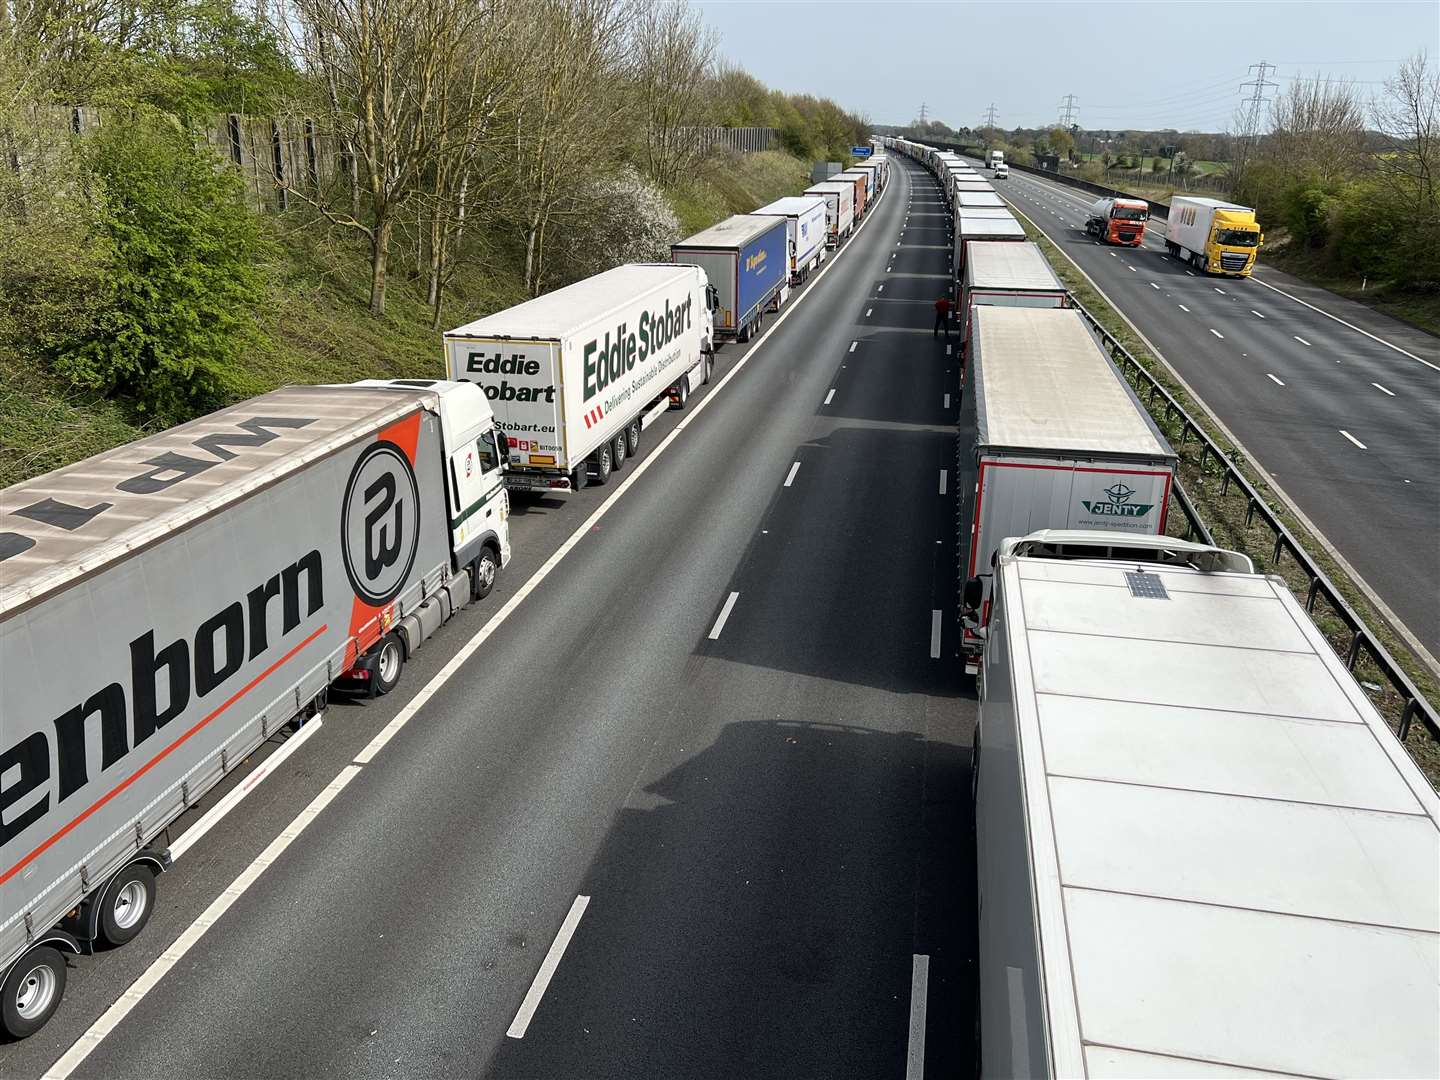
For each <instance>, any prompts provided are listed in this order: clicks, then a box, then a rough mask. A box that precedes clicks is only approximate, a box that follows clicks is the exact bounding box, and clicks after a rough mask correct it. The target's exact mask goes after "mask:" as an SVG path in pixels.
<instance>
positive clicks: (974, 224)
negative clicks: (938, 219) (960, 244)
mask: <svg viewBox="0 0 1440 1080" xmlns="http://www.w3.org/2000/svg"><path fill="white" fill-rule="evenodd" d="M959 227H960V235H961V237H963V238H966V239H975V240H980V241H985V240H988V239H990V238H992V237H993V238H995V239H997V240H999V239H1002V238H1006V237H1011V236H1014V237H1017V238H1018V239H1021V240H1023V239H1025V226H1023V225H1021V224H1020V222H1018V221H1016V220H1015V219H1014V218H1013V217H1011V216H1010V215H1009V214H1006V215H1005V216H1004V217H998V216H997V217H967V216H964V215H962V216H961V218H960V221H959Z"/></svg>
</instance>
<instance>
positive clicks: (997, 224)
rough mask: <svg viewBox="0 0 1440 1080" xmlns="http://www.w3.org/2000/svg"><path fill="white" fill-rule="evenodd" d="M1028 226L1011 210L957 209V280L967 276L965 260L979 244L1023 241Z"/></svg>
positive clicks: (955, 255) (955, 260)
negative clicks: (977, 242)
mask: <svg viewBox="0 0 1440 1080" xmlns="http://www.w3.org/2000/svg"><path fill="white" fill-rule="evenodd" d="M1026 239H1027V237H1026V236H1025V227H1024V226H1023V225H1021V224H1020V222H1018V221H1016V220H1015V217H1014V215H1013V214H1011V213H1010V212H1009V211H1008V210H995V209H990V210H963V209H962V210H957V211H956V212H955V252H954V260H953V261H954V264H955V279H956V281H962V280H964V277H965V257H966V255H968V254H969V246H970V245H971V244H972V243H975V242H976V241H979V242H982V243H983V242H985V241H987V240H994V241H997V242H1001V243H1011V242H1023V241H1025V240H1026Z"/></svg>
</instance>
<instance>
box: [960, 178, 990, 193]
mask: <svg viewBox="0 0 1440 1080" xmlns="http://www.w3.org/2000/svg"><path fill="white" fill-rule="evenodd" d="M955 190H956V191H994V190H995V185H994V184H992V183H990V181H989V180H981V179H980V178H979V177H976V178H975V179H974V180H956V181H955Z"/></svg>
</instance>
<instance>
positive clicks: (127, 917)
mask: <svg viewBox="0 0 1440 1080" xmlns="http://www.w3.org/2000/svg"><path fill="white" fill-rule="evenodd" d="M154 910H155V871H153V870H151V869H150V867H148V866H146V865H145V864H144V863H131V864H130V865H129V866H127V867H125V869H124V870H121V871H120V872H119V873H118V874H116V875H115V876H114V877H113V878H111V879H110V884H109V885H107V886H105V892H104V893H103V894H102V895H101V897H100V939H101V940H102V941H104V942H105V944H107V945H109V946H111V947H112V948H118V947H119V946H121V945H124V944H125V943H126V942H127V941H130V940H131V939H133V938H134V937H136V935H138V934H139V933H140V931H141V930H144V929H145V924H146V923H147V922H149V921H150V913H151V912H152V911H154Z"/></svg>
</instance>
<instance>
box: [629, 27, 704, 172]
mask: <svg viewBox="0 0 1440 1080" xmlns="http://www.w3.org/2000/svg"><path fill="white" fill-rule="evenodd" d="M715 45H716V38H715V33H714V31H712V30H709V29H707V28H706V27H705V25H704V23H703V22H702V21H701V18H700V15H699V13H698V12H696V11H695V10H694V9H692V8H691V7H689V5H687V4H686V3H684V0H665V2H660V3H654V4H648V5H645V6H643V7H642V8H641V9H640V12H639V14H638V16H637V19H636V25H635V30H634V44H633V46H632V48H633V50H634V58H633V67H632V71H633V75H632V79H633V90H634V94H635V98H636V103H637V106H638V108H637V112H638V114H639V116H640V119H641V122H642V125H643V132H644V142H643V147H642V153H643V158H642V160H643V161H644V164H645V171H646V172H648V173H649V174H650V176H651V177H653V178H654V179H655V181H656V182H657V183H659V184H661V185H671V184H674V183H675V182H676V181H677V180H679V179H680V177H681V176H683V175H684V174H685V173H686V172H687V171H688V170H689V169H691V168H692V167H693V166H694V165H695V163H696V162H698V161H699V159H700V158H701V157H703V156H704V155H705V153H706V151H707V150H708V147H706V146H704V145H702V144H701V142H700V140H698V139H697V138H696V137H695V133H694V132H693V131H692V130H691V129H692V128H694V127H696V126H698V125H699V124H700V123H701V122H702V121H703V120H704V117H705V106H706V82H707V80H708V78H709V76H710V73H711V70H712V68H713V65H714V61H715Z"/></svg>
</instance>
